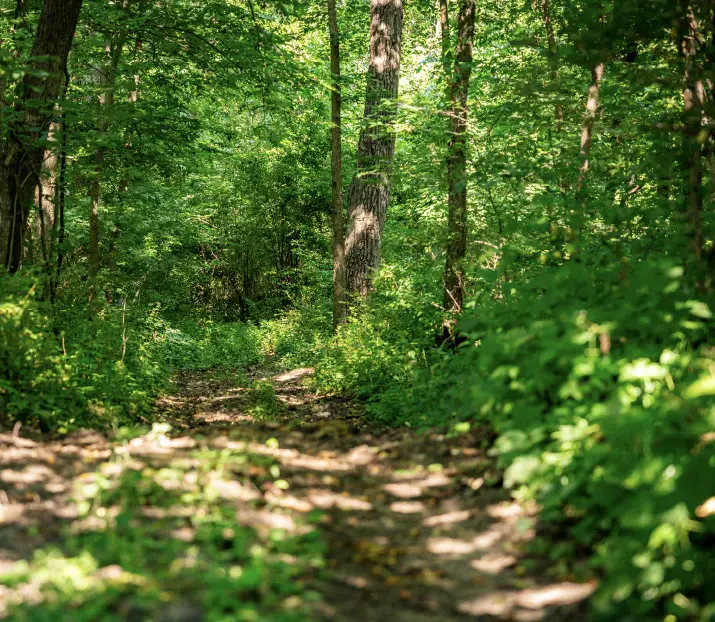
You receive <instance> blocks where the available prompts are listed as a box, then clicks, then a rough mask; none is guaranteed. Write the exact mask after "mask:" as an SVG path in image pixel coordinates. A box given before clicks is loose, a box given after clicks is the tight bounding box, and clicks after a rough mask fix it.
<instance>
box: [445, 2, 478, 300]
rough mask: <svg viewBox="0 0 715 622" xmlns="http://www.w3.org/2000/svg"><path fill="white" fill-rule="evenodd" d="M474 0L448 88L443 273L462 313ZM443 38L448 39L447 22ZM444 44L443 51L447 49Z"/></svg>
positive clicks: (465, 14)
mask: <svg viewBox="0 0 715 622" xmlns="http://www.w3.org/2000/svg"><path fill="white" fill-rule="evenodd" d="M475 11H476V1H475V0H459V14H458V18H457V46H456V50H455V62H454V70H453V72H452V73H451V80H450V85H449V92H448V97H449V106H450V115H449V116H450V125H451V136H450V140H449V145H448V155H447V180H448V185H449V190H448V208H449V214H448V228H449V240H448V242H447V262H446V265H445V271H444V307H445V309H449V310H451V311H457V312H459V311H461V310H462V306H463V303H464V265H463V264H464V258H465V254H466V252H467V96H468V93H469V78H470V76H471V73H472V46H473V42H474V17H475ZM442 37H443V38H445V37H447V39H448V38H449V28H448V26H447V20H446V19H445V24H444V26H443V28H442ZM445 47H446V46H445V45H443V47H442V49H443V50H444V49H445Z"/></svg>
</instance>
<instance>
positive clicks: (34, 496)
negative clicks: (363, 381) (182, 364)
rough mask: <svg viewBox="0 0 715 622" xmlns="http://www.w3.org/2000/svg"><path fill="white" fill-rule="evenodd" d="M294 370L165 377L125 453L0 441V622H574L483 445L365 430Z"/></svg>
mask: <svg viewBox="0 0 715 622" xmlns="http://www.w3.org/2000/svg"><path fill="white" fill-rule="evenodd" d="M310 374H311V370H308V369H299V370H293V371H291V372H288V373H284V374H279V375H276V376H273V377H264V376H265V375H264V374H261V373H259V372H256V373H253V374H249V375H248V376H246V375H242V374H227V373H223V374H217V373H210V372H202V373H186V374H182V375H180V376H178V377H177V378H176V391H175V393H174V395H172V396H168V397H165V398H163V399H161V400H159V402H158V404H157V410H158V411H159V413H160V420H161V419H163V420H165V421H166V422H167V424H159V425H155V426H154V428H153V429H152V431H150V432H148V433H144V434H141V435H134V436H133V438H132V437H131V436H132V435H127V434H125V435H124V437H123V438H122V437H121V435H120V437H119V438H117V439H115V440H113V441H111V442H110V441H108V440H106V439H105V438H104V437H102V436H101V435H99V434H96V433H89V432H85V433H77V434H74V435H71V436H69V437H67V438H64V439H62V440H54V441H52V440H42V439H36V440H29V439H26V438H22V437H20V436H19V435H18V434H5V435H0V488H2V489H4V490H5V492H2V491H1V490H0V617H2V616H3V615H4V616H5V617H10V618H12V619H18V620H49V619H51V620H72V621H73V622H74V621H77V620H87V621H89V620H160V621H184V622H193V621H197V622H198V621H200V620H226V621H229V620H237V621H240V620H246V621H247V622H251V621H253V622H256V621H263V620H275V621H286V622H287V621H299V620H320V619H327V620H337V621H340V622H342V621H345V622H347V621H353V620H355V621H357V620H365V621H375V622H383V621H385V622H422V621H424V622H427V621H428V620H438V621H443V622H451V621H457V620H519V621H530V620H581V619H583V618H584V604H585V601H586V600H587V599H588V597H589V596H590V594H591V593H592V591H593V589H594V585H593V584H592V583H589V582H587V583H578V582H575V581H568V580H563V578H562V575H563V569H562V568H560V567H558V566H557V564H556V563H555V562H550V561H549V560H548V559H540V558H538V557H534V556H533V555H532V556H528V555H527V554H526V553H525V552H524V546H523V545H524V543H526V542H528V541H529V540H531V539H533V538H534V531H535V529H534V528H535V517H534V516H533V515H532V512H530V511H529V510H527V509H525V508H524V507H522V506H520V505H518V504H516V503H514V502H513V501H511V500H510V498H509V495H508V493H507V492H506V491H505V490H504V489H502V488H501V486H500V485H499V480H500V477H499V474H498V472H497V471H496V470H495V468H494V465H493V463H492V461H491V460H490V459H489V458H488V457H487V456H486V452H485V450H484V447H486V446H487V445H488V440H489V439H488V438H487V433H486V432H485V431H480V430H475V431H472V432H470V433H465V434H460V435H455V436H445V435H441V434H436V433H431V434H416V433H413V432H411V431H409V430H404V429H402V430H388V431H384V432H376V431H374V430H369V429H366V428H365V425H364V423H363V420H362V418H361V417H360V411H359V407H358V406H357V405H355V404H354V403H351V402H349V401H346V400H342V399H325V398H319V397H318V396H316V395H314V394H313V393H312V392H311V391H310V390H309V389H308V388H307V387H306V383H305V381H306V379H307V378H308V377H309V376H310ZM169 424H170V425H169ZM38 551H39V552H38ZM18 560H26V561H27V562H28V563H27V564H23V563H22V562H21V563H19V564H18V563H16V562H18Z"/></svg>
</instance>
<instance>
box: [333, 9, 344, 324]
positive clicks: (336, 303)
mask: <svg viewBox="0 0 715 622" xmlns="http://www.w3.org/2000/svg"><path fill="white" fill-rule="evenodd" d="M328 23H329V26H330V73H331V74H332V92H331V96H330V107H331V113H330V117H331V123H332V125H331V131H330V144H331V162H330V163H331V170H332V183H331V189H332V224H333V330H337V328H338V326H340V325H341V324H345V322H346V320H347V311H348V310H347V300H346V283H345V217H344V216H343V153H342V124H341V107H342V94H341V91H340V88H341V87H340V31H339V29H338V16H337V11H336V10H335V0H328Z"/></svg>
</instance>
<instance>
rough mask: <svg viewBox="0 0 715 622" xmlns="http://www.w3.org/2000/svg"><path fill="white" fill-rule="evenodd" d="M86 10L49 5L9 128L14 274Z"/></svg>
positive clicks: (0, 176)
mask: <svg viewBox="0 0 715 622" xmlns="http://www.w3.org/2000/svg"><path fill="white" fill-rule="evenodd" d="M81 8H82V0H45V3H44V6H43V8H42V13H41V14H40V21H39V24H38V27H37V32H36V35H35V41H34V44H33V46H32V52H31V54H30V60H29V62H28V72H27V73H26V75H25V77H24V79H23V81H22V84H21V85H20V89H19V94H18V95H19V96H18V98H17V103H16V104H15V113H16V114H15V119H16V120H15V121H14V122H13V123H12V124H10V126H9V127H8V132H7V141H6V144H5V146H4V150H3V154H2V162H1V163H0V260H2V261H3V262H4V264H5V265H6V266H7V268H8V270H9V271H10V272H15V271H16V270H17V269H18V268H19V267H20V264H21V262H22V254H23V248H22V247H23V239H24V238H25V232H26V229H27V223H28V216H29V213H30V209H31V206H32V203H33V197H34V194H35V188H36V187H37V185H38V184H39V183H40V175H41V170H42V161H43V159H44V154H45V146H46V144H45V143H46V139H47V134H48V131H49V129H50V125H51V124H52V121H53V120H54V117H55V114H56V113H55V111H54V104H55V102H56V101H57V99H58V96H59V95H60V91H61V89H62V82H63V74H64V68H65V66H66V64H67V56H68V55H69V51H70V47H71V45H72V39H73V37H74V32H75V29H76V27H77V20H78V19H79V13H80V9H81ZM40 57H43V59H42V60H35V59H38V58H40Z"/></svg>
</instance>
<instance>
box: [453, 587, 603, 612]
mask: <svg viewBox="0 0 715 622" xmlns="http://www.w3.org/2000/svg"><path fill="white" fill-rule="evenodd" d="M595 589H596V584H595V583H566V582H564V583H555V584H552V585H544V586H540V587H535V588H529V589H524V590H510V591H500V592H495V593H491V594H487V595H484V596H480V597H479V598H476V599H474V600H472V601H466V602H462V603H460V604H459V610H460V611H461V612H463V613H468V614H470V615H473V616H479V615H490V616H495V617H497V618H500V619H503V620H541V619H544V617H545V615H546V611H544V610H545V609H546V608H547V607H564V606H567V605H576V604H578V603H580V602H581V601H584V600H585V599H587V598H588V597H589V596H591V594H593V592H594V591H595Z"/></svg>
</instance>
